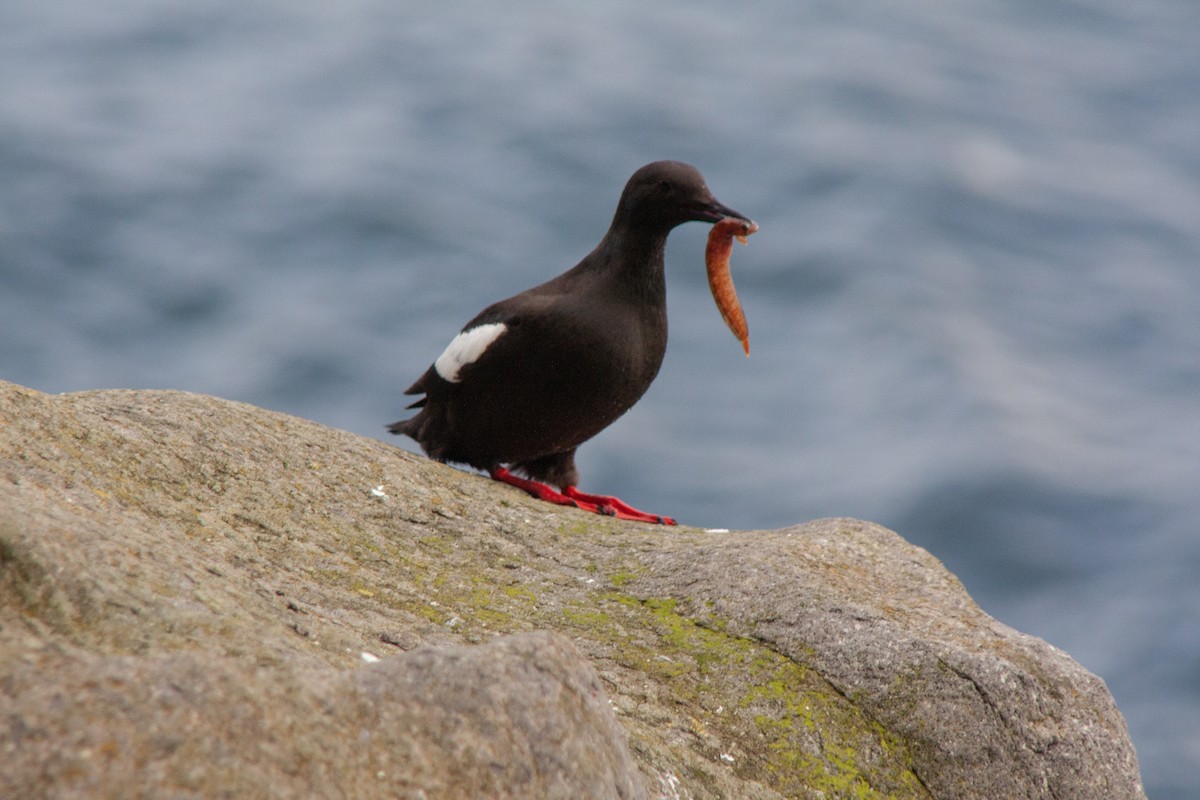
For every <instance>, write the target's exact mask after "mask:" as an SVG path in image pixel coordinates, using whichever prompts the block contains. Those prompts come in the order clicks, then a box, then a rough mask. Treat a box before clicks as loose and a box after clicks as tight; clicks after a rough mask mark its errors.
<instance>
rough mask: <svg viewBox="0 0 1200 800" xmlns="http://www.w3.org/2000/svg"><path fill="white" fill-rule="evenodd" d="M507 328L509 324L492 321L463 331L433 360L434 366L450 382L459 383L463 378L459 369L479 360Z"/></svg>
mask: <svg viewBox="0 0 1200 800" xmlns="http://www.w3.org/2000/svg"><path fill="white" fill-rule="evenodd" d="M506 330H508V326H507V325H505V324H504V323H503V322H491V323H488V324H487V325H477V326H475V327H474V328H470V329H468V330H465V331H463V332H462V333H460V334H459V335H458V336H455V337H454V338H453V339H452V340H451V341H450V344H449V345H447V346H446V350H445V351H444V352H443V353H442V354H441V355H440V356H438V359H437V361H435V362H433V368H434V369H435V370H437V374H438V375H441V376H442V377H443V378H444V379H446V380H448V381H450V383H458V382H459V381H460V380H462V379H461V378H459V377H458V373H459V370H461V369H462V368H463V367H465V366H466V365H467V364H474V363H475V362H476V361H478V360H479V357H480V356H481V355H483V351H484V350H487V349H488V347H489V346H491V344H492V342H494V341H496V340H497V339H499V338H500V336H501V335H502V334H503V333H504V332H505V331H506Z"/></svg>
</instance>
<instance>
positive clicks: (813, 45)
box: [0, 0, 1200, 800]
mask: <svg viewBox="0 0 1200 800" xmlns="http://www.w3.org/2000/svg"><path fill="white" fill-rule="evenodd" d="M1198 42H1200V3H1197V2H1195V0H1143V2H1138V3H1130V2H1128V0H1075V1H1071V0H1066V1H1065V2H1058V3H1052V4H1048V3H1043V2H1028V1H1027V0H1026V1H1021V0H1018V1H1017V2H991V1H989V0H964V1H963V2H955V3H950V2H935V1H934V0H921V1H918V2H912V3H904V4H897V3H891V2H883V1H882V0H867V1H866V2H859V3H843V2H834V1H833V0H819V1H818V2H809V3H793V2H784V1H783V0H773V1H772V2H764V3H757V4H748V5H744V6H736V5H730V4H729V3H715V2H690V3H683V2H664V3H655V4H649V3H643V2H632V0H613V1H612V2H607V3H604V4H592V5H590V6H586V7H575V6H563V5H560V4H553V3H539V2H516V3H507V4H493V3H485V2H458V3H444V4H428V3H421V4H417V3H405V2H395V1H394V0H346V1H345V2H341V3H327V2H315V1H314V0H290V1H289V2H270V1H268V0H237V2H233V0H209V1H208V2H203V3H201V2H192V3H178V2H166V3H164V2H156V1H153V0H61V2H56V3H47V2H43V1H42V0H6V2H5V3H3V5H2V6H0V378H3V379H6V380H9V381H14V382H17V383H21V384H24V385H26V386H30V387H33V388H35V389H40V390H43V391H47V392H69V391H77V390H85V389H97V388H114V387H137V388H172V389H185V390H189V391H195V392H203V393H208V394H214V395H219V396H222V397H226V398H232V399H237V400H243V401H247V402H250V403H255V404H258V405H261V406H265V407H267V408H272V409H277V410H279V411H284V412H288V413H291V414H296V415H300V416H303V417H308V418H311V419H314V420H317V421H319V422H322V423H326V424H328V425H332V426H336V427H340V428H344V429H347V430H351V431H355V432H357V433H361V434H365V435H368V436H373V437H379V438H381V439H386V440H389V441H393V439H391V438H390V437H388V435H387V434H386V433H385V432H384V425H385V424H387V423H389V422H392V421H394V420H396V419H399V418H401V417H403V416H405V415H406V412H404V411H403V406H404V405H405V403H406V398H404V397H402V395H401V391H402V390H403V389H404V388H405V387H407V386H408V385H409V383H410V382H411V381H412V380H413V379H415V378H416V377H417V376H418V375H419V374H420V373H421V372H422V371H423V370H424V369H425V368H426V367H427V366H428V365H429V364H430V363H431V362H432V360H433V359H434V358H435V357H436V356H437V355H438V354H439V353H440V352H441V350H442V348H443V347H444V346H445V344H446V343H447V342H448V341H449V340H450V338H451V337H452V336H453V334H454V333H456V332H457V330H458V329H459V327H460V326H461V325H462V324H463V323H464V322H466V321H467V320H468V319H469V318H470V317H471V316H473V315H474V314H475V312H477V311H478V310H479V309H480V308H482V307H483V306H484V305H486V304H488V303H489V302H491V301H493V300H496V299H499V298H501V297H505V296H508V295H510V294H513V293H515V292H517V291H519V290H521V289H524V288H527V287H528V286H530V285H532V284H534V283H537V282H540V281H542V280H544V279H546V278H548V277H551V276H553V275H555V274H557V273H558V272H560V271H562V270H563V269H566V268H567V267H569V266H571V265H573V264H574V263H575V262H576V261H577V260H578V259H579V258H580V257H582V256H583V255H584V254H585V253H587V252H588V251H589V250H590V249H591V248H592V246H593V245H594V244H595V243H596V241H597V240H598V239H599V237H600V236H601V234H603V232H604V230H605V228H606V227H607V225H608V222H609V219H610V218H611V215H612V211H613V207H614V205H615V203H616V199H617V196H618V194H619V193H620V190H621V187H622V186H623V185H624V182H625V180H626V178H627V177H628V176H629V174H630V173H631V172H632V171H633V170H634V169H635V168H637V167H638V166H641V165H642V164H644V163H646V162H648V161H652V160H655V159H660V158H674V159H681V160H685V161H689V162H691V163H694V164H695V165H697V166H698V167H699V168H700V169H701V170H702V171H703V172H704V174H705V175H706V177H707V179H708V183H709V186H710V187H711V188H712V190H713V191H714V193H715V194H716V195H717V197H718V198H719V199H721V200H722V201H723V202H724V203H726V204H728V205H730V206H732V207H734V208H736V209H738V210H740V211H742V212H744V213H746V214H748V215H750V216H752V217H753V218H754V219H756V220H757V221H758V222H759V224H760V225H761V227H762V229H761V231H760V232H759V233H758V234H757V235H755V236H754V237H753V238H752V239H751V240H750V245H749V246H748V247H744V248H737V249H736V250H735V252H734V261H733V269H734V277H735V280H736V282H737V286H738V289H739V292H740V295H741V298H742V302H743V304H744V305H745V308H746V314H747V317H748V319H749V323H750V336H751V345H752V351H751V352H752V357H751V358H749V359H747V358H745V357H744V356H743V355H742V352H741V348H740V346H739V345H738V343H737V342H736V341H735V340H734V338H733V337H732V336H731V335H730V334H729V332H728V330H726V329H725V327H724V325H723V324H722V322H721V319H720V317H719V315H718V313H717V311H716V309H715V307H714V305H713V301H712V299H711V297H710V296H709V295H708V291H707V286H706V283H705V278H704V271H703V246H704V237H705V234H706V226H703V225H699V224H689V225H686V226H684V227H682V228H680V229H678V230H677V231H676V232H675V233H674V234H673V235H672V237H671V240H670V243H669V246H668V253H667V260H668V268H667V273H668V274H667V280H668V294H669V298H670V320H671V344H670V347H669V350H668V353H667V360H666V363H665V364H664V367H663V370H662V372H661V374H660V376H659V378H658V380H657V382H656V383H655V385H654V386H653V388H652V389H651V391H650V392H649V394H647V396H646V397H645V398H644V399H643V401H642V402H641V403H640V404H639V405H638V406H637V407H636V408H635V409H634V410H633V411H631V412H630V413H629V414H628V415H626V416H625V417H624V418H622V419H621V420H620V421H619V422H617V423H616V424H615V425H614V426H613V427H612V428H610V429H609V430H607V431H605V432H604V433H602V434H601V435H600V436H599V437H597V438H596V439H595V440H594V441H593V442H591V443H589V444H588V445H585V446H584V447H583V448H582V450H581V453H580V459H579V463H580V467H581V470H582V472H583V476H584V479H583V481H582V486H583V488H585V489H590V490H592V491H602V492H611V493H616V494H619V495H621V496H622V497H624V498H625V499H626V500H628V501H629V502H631V503H633V504H634V505H637V506H639V507H643V508H646V509H647V510H651V511H655V512H658V513H667V514H672V515H675V516H677V517H678V518H679V519H680V520H681V521H683V522H686V523H690V524H696V525H703V526H707V527H727V528H740V529H750V528H771V527H779V526H784V525H788V524H792V523H797V522H802V521H805V520H809V519H813V518H816V517H824V516H840V515H851V516H856V517H861V518H866V519H870V520H874V521H877V522H880V523H882V524H885V525H887V526H889V527H891V528H894V529H895V530H897V531H898V532H899V533H901V534H902V535H903V536H905V537H906V538H907V539H909V540H910V541H913V542H916V543H917V544H920V545H922V546H923V547H925V548H927V549H929V550H930V551H931V552H932V553H933V554H934V555H936V556H937V557H939V558H940V559H942V560H943V561H944V562H945V563H946V565H947V566H948V567H949V568H950V569H951V570H953V571H954V572H955V573H956V574H957V575H958V576H959V577H960V578H961V579H962V581H963V583H964V584H965V585H966V587H967V589H968V590H969V591H970V592H971V594H972V596H973V597H974V598H975V599H976V600H977V601H978V602H979V603H980V605H982V606H983V608H984V609H985V610H987V611H988V612H989V613H991V614H992V615H994V616H995V617H997V618H998V619H1000V620H1002V621H1003V622H1005V623H1007V624H1009V625H1011V626H1013V627H1016V628H1018V629H1020V630H1023V631H1026V632H1029V633H1032V634H1035V635H1038V636H1041V637H1043V638H1045V639H1047V640H1049V641H1050V642H1052V643H1053V644H1055V645H1057V646H1059V647H1061V648H1063V649H1065V650H1066V651H1068V652H1069V653H1070V654H1071V655H1073V656H1074V657H1075V658H1076V659H1078V660H1079V661H1080V662H1082V663H1083V664H1084V665H1085V666H1086V667H1088V668H1089V669H1091V670H1092V671H1094V672H1096V673H1097V674H1099V675H1100V676H1101V677H1103V678H1104V680H1105V681H1106V682H1107V683H1108V686H1109V687H1110V688H1111V690H1112V692H1113V694H1114V695H1115V697H1116V700H1117V703H1118V705H1119V707H1120V708H1121V710H1122V711H1123V713H1124V714H1125V716H1126V718H1127V720H1128V722H1129V725H1130V729H1131V731H1132V734H1133V739H1134V742H1135V744H1136V746H1137V749H1138V753H1139V757H1140V759H1141V764H1142V769H1143V774H1144V778H1145V783H1146V787H1147V791H1148V793H1149V795H1150V797H1151V798H1154V800H1171V799H1176V798H1177V799H1178V800H1183V799H1184V798H1196V797H1200V88H1198V87H1200V45H1198ZM395 441H396V443H397V444H398V445H400V446H402V447H408V448H411V447H412V446H413V445H412V443H411V442H408V441H407V440H405V441H399V440H395ZM664 535H670V533H669V531H664Z"/></svg>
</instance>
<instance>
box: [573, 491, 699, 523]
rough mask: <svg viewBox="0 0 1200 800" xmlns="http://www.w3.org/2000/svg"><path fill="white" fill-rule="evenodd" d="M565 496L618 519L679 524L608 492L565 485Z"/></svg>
mask: <svg viewBox="0 0 1200 800" xmlns="http://www.w3.org/2000/svg"><path fill="white" fill-rule="evenodd" d="M562 493H563V496H565V497H569V498H571V499H572V500H575V501H576V502H579V503H588V504H589V505H594V506H596V507H597V508H598V509H600V512H599V513H601V514H611V515H612V516H614V517H616V518H617V519H629V520H636V521H637V522H653V523H655V524H658V525H675V524H677V523H676V522H675V520H674V519H672V518H671V517H664V516H661V515H659V514H647V513H646V512H645V511H639V510H637V509H636V508H634V507H633V506H631V505H629V504H628V503H626V502H625V501H624V500H621V499H620V498H617V497H612V496H611V495H606V494H588V493H586V492H581V491H579V490H578V489H576V488H575V487H574V486H564V487H563V490H562Z"/></svg>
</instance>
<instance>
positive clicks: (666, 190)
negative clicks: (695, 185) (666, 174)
mask: <svg viewBox="0 0 1200 800" xmlns="http://www.w3.org/2000/svg"><path fill="white" fill-rule="evenodd" d="M658 191H659V192H661V193H662V194H670V193H671V192H673V191H675V187H674V186H673V185H672V184H671V182H670V181H659V184H658Z"/></svg>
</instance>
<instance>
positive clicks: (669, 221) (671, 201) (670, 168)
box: [614, 161, 750, 234]
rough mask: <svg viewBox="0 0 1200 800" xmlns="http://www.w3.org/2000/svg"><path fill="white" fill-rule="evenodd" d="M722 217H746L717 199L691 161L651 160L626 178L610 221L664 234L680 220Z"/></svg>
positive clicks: (703, 220)
mask: <svg viewBox="0 0 1200 800" xmlns="http://www.w3.org/2000/svg"><path fill="white" fill-rule="evenodd" d="M726 217H734V218H736V219H742V220H746V221H747V222H749V221H750V219H749V217H747V216H745V215H744V214H741V213H739V212H737V211H734V210H733V209H732V208H729V207H728V206H726V205H723V204H722V203H720V202H718V200H717V198H715V197H713V195H712V192H710V191H709V190H708V186H707V185H705V183H704V176H703V175H701V174H700V171H699V170H698V169H696V168H695V167H693V166H692V165H691V164H684V163H683V162H681V161H655V162H654V163H652V164H647V165H646V166H644V167H642V168H641V169H639V170H638V171H637V172H635V173H633V175H632V176H631V177H630V178H629V182H628V183H627V184H625V191H623V192H622V193H621V200H620V202H619V203H618V204H617V213H616V218H615V220H614V221H615V222H620V223H623V224H625V225H629V226H631V227H634V228H639V229H646V228H650V229H652V230H654V231H655V232H660V233H662V234H666V233H667V232H669V231H670V230H671V229H672V228H674V227H675V226H676V225H680V224H682V223H684V222H693V221H694V222H718V221H720V220H722V219H724V218H726Z"/></svg>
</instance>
